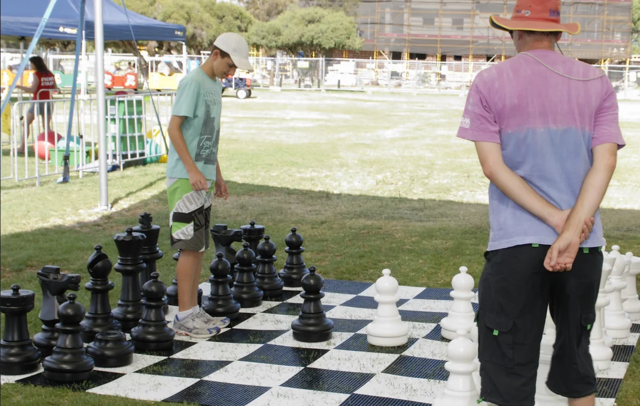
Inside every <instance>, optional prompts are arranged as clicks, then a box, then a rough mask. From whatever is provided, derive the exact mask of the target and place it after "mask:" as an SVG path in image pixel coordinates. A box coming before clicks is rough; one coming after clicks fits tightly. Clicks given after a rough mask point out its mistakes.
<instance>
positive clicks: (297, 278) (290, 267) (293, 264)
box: [278, 227, 309, 288]
mask: <svg viewBox="0 0 640 406" xmlns="http://www.w3.org/2000/svg"><path fill="white" fill-rule="evenodd" d="M284 242H285V244H287V248H285V249H284V252H286V253H287V260H286V261H285V264H284V268H283V269H282V270H280V272H278V275H280V279H282V281H283V282H284V286H286V287H288V288H299V287H300V286H302V284H301V281H302V277H304V276H305V275H307V274H308V273H309V270H308V269H307V266H306V265H305V264H304V260H303V259H302V253H303V252H304V248H302V243H303V242H304V239H303V238H302V235H300V234H298V233H297V230H296V228H295V227H294V228H292V229H291V234H289V235H288V236H287V237H286V238H285V239H284Z"/></svg>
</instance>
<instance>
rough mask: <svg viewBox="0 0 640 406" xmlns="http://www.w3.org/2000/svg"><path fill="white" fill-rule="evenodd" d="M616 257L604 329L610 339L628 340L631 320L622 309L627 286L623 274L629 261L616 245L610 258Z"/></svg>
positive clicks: (605, 311)
mask: <svg viewBox="0 0 640 406" xmlns="http://www.w3.org/2000/svg"><path fill="white" fill-rule="evenodd" d="M612 255H613V256H614V257H615V262H614V264H613V270H612V271H611V284H612V285H613V289H614V290H613V292H612V293H611V294H610V295H609V300H611V303H610V304H609V305H608V306H607V307H605V310H604V313H605V317H604V323H605V324H604V327H605V328H606V329H607V334H608V335H609V337H611V338H614V339H616V338H617V339H620V338H627V337H629V335H630V334H631V320H629V319H627V318H626V317H625V315H624V310H623V309H622V299H621V296H620V294H621V291H622V289H624V288H625V287H626V285H627V283H626V281H625V280H624V276H623V273H624V271H625V269H626V267H627V262H628V261H629V260H628V259H627V258H626V257H625V256H623V255H621V254H620V247H618V246H617V245H614V246H613V247H611V252H610V253H609V256H612Z"/></svg>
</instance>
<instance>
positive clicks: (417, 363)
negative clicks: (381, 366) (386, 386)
mask: <svg viewBox="0 0 640 406" xmlns="http://www.w3.org/2000/svg"><path fill="white" fill-rule="evenodd" d="M446 362H447V361H443V360H438V359H429V358H419V357H408V356H406V355H401V356H399V357H398V358H397V359H396V360H395V361H393V363H392V364H391V365H389V366H388V367H387V368H385V370H384V371H382V373H384V374H391V375H400V376H407V377H409V378H420V379H432V380H438V381H446V380H447V379H449V371H447V370H446V369H444V364H445V363H446Z"/></svg>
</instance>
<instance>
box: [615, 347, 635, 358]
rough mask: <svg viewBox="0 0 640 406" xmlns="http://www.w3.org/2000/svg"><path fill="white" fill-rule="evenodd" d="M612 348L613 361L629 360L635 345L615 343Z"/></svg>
mask: <svg viewBox="0 0 640 406" xmlns="http://www.w3.org/2000/svg"><path fill="white" fill-rule="evenodd" d="M611 349H612V350H613V359H612V361H616V362H629V361H631V356H632V355H633V350H634V349H635V347H634V346H633V345H614V346H613V347H611Z"/></svg>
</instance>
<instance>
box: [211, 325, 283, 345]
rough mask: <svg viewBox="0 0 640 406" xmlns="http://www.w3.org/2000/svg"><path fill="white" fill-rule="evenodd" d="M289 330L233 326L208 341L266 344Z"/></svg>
mask: <svg viewBox="0 0 640 406" xmlns="http://www.w3.org/2000/svg"><path fill="white" fill-rule="evenodd" d="M287 331H289V330H243V329H239V328H233V329H231V330H228V331H225V332H223V333H220V334H218V335H217V336H213V337H211V338H210V339H209V341H215V342H219V343H234V344H266V343H268V342H269V341H271V340H275V339H276V338H278V337H280V336H281V335H283V334H284V333H286V332H287Z"/></svg>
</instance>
